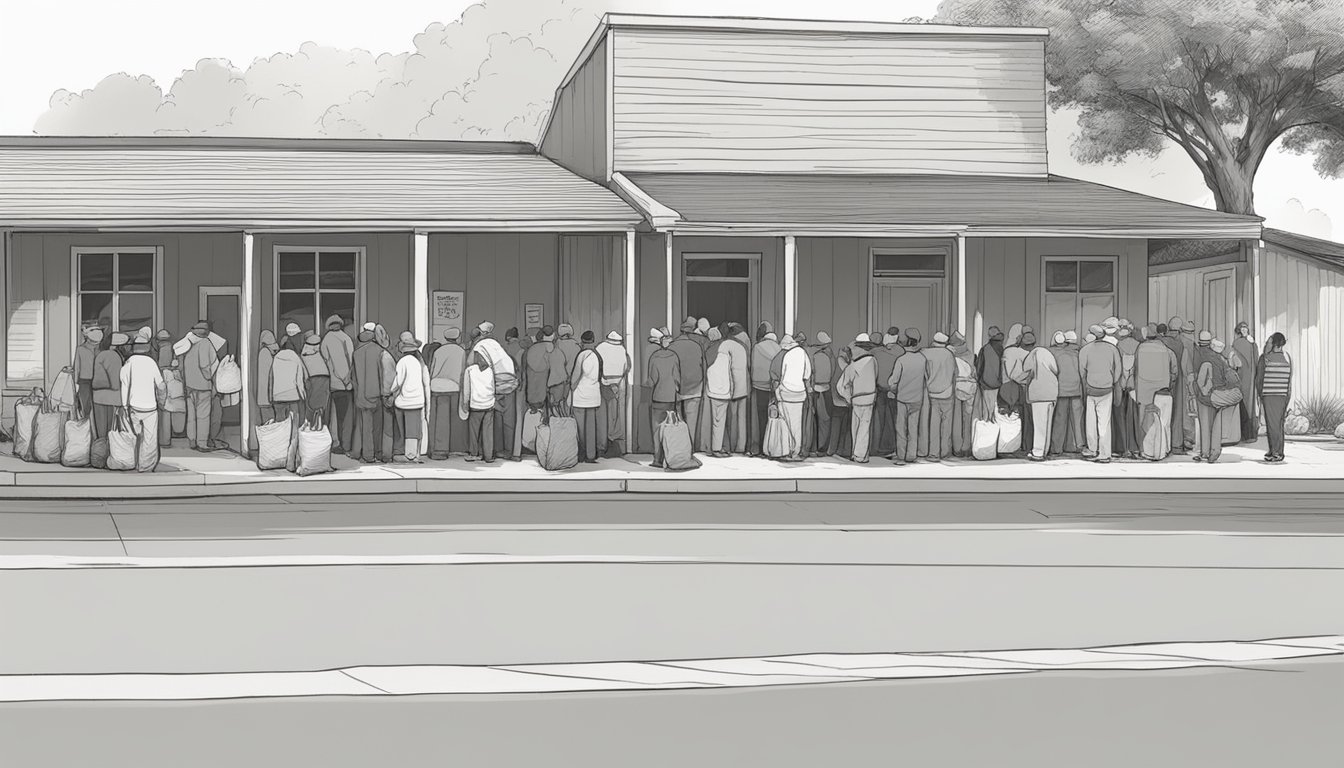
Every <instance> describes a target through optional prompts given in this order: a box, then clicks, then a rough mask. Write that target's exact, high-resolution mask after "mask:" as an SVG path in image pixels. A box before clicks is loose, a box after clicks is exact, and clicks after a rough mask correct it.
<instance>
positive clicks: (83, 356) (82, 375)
mask: <svg viewBox="0 0 1344 768" xmlns="http://www.w3.org/2000/svg"><path fill="white" fill-rule="evenodd" d="M97 357H98V345H97V344H94V343H93V342H91V341H86V342H84V343H83V344H80V345H79V346H78V347H75V364H74V377H75V381H89V380H91V379H92V378H93V361H94V360H95V359H96V358H97Z"/></svg>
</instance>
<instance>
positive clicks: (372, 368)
mask: <svg viewBox="0 0 1344 768" xmlns="http://www.w3.org/2000/svg"><path fill="white" fill-rule="evenodd" d="M384 354H386V351H385V350H384V349H383V348H382V347H380V346H378V344H377V343H376V342H373V341H366V342H364V343H363V344H361V345H360V346H359V348H358V349H356V350H355V365H354V369H355V407H356V408H363V409H365V410H368V409H370V408H377V407H378V406H380V405H382V403H383V398H384V397H385V396H387V394H388V393H390V392H391V390H392V382H391V381H388V380H385V379H384V377H383V360H382V357H383V355H384ZM279 359H280V357H279V355H276V360H279Z"/></svg>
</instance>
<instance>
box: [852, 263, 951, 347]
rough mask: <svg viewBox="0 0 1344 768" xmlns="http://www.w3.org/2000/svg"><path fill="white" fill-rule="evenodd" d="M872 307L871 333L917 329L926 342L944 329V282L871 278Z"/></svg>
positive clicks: (908, 278) (912, 278)
mask: <svg viewBox="0 0 1344 768" xmlns="http://www.w3.org/2000/svg"><path fill="white" fill-rule="evenodd" d="M872 308H873V311H872V313H871V315H872V318H871V321H870V322H869V325H870V326H871V327H872V328H873V329H874V330H881V331H886V330H887V329H888V328H892V327H895V328H900V329H901V330H902V331H905V330H907V329H909V328H917V329H919V332H920V334H921V335H922V336H923V337H924V339H925V341H926V342H927V341H928V340H929V339H931V338H932V337H933V334H934V333H935V332H937V331H940V330H943V327H942V326H943V323H942V322H941V319H942V317H943V279H942V278H927V277H925V278H919V277H876V278H873V295H872Z"/></svg>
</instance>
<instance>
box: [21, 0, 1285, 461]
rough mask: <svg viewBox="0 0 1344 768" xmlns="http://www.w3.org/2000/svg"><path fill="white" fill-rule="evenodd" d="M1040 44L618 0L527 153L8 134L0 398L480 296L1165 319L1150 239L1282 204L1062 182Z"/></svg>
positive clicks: (980, 332)
mask: <svg viewBox="0 0 1344 768" xmlns="http://www.w3.org/2000/svg"><path fill="white" fill-rule="evenodd" d="M1045 40H1046V32H1045V31H1044V30H1040V29H1026V28H1002V29H1000V28H969V27H948V26H938V25H923V24H920V25H911V24H865V23H827V22H799V21H777V20H761V19H749V20H748V19H721V18H685V17H659V16H624V15H613V16H608V17H606V18H605V19H604V20H603V23H602V24H601V25H600V26H599V28H598V29H597V30H596V32H595V33H594V34H593V36H592V38H591V40H590V41H589V43H588V45H587V46H586V47H585V48H584V50H583V52H582V54H581V55H580V56H579V58H578V60H577V61H576V62H575V63H574V65H573V67H572V68H571V69H570V70H569V72H568V73H567V74H566V76H565V78H564V79H563V80H562V82H561V83H559V85H558V88H557V91H556V99H555V104H554V107H553V110H552V114H551V118H550V121H549V123H548V124H547V126H546V128H545V129H544V131H543V134H542V136H541V137H540V138H539V140H538V142H537V144H536V146H535V147H533V146H530V145H504V144H474V143H466V142H401V141H354V142H351V141H332V140H311V141H309V140H300V141H273V140H223V139H182V138H171V139H168V138H165V139H157V138H155V139H52V138H25V139H12V140H6V141H5V142H4V143H3V144H0V229H3V230H4V231H5V232H6V235H5V242H6V250H5V253H6V265H7V273H6V276H5V289H4V293H5V296H6V300H7V307H8V309H7V318H8V326H7V332H6V334H5V336H6V339H5V343H6V346H5V349H4V355H5V359H6V364H7V365H6V381H5V386H6V388H5V394H6V396H7V397H11V398H12V397H13V396H15V395H16V394H19V393H22V392H23V391H24V388H25V387H29V386H32V385H33V384H36V383H39V382H42V381H49V380H50V378H51V376H52V375H54V374H55V372H56V371H57V370H59V368H60V367H61V366H63V365H65V364H67V361H68V360H69V359H70V350H71V346H72V344H73V343H74V340H75V335H76V331H77V328H78V326H79V322H80V321H81V320H83V319H98V320H100V321H103V322H106V323H108V324H110V325H116V326H123V327H139V325H141V324H144V320H145V319H146V318H152V319H153V320H154V323H153V324H154V325H155V326H156V327H158V326H166V327H169V328H171V329H172V330H174V332H180V331H181V330H182V329H184V328H186V327H188V326H189V325H190V324H191V323H192V322H194V321H195V320H196V319H197V317H198V316H202V315H205V316H209V317H210V318H211V319H212V320H214V321H216V323H217V325H220V326H221V327H224V328H230V327H235V326H230V323H234V322H236V328H237V331H236V346H237V349H239V350H240V352H241V359H242V360H244V361H247V360H249V358H250V356H251V355H252V354H254V345H255V339H256V335H257V333H258V332H259V331H260V330H261V329H263V328H272V329H274V328H277V327H283V325H284V323H285V322H288V321H290V320H294V321H297V322H299V323H300V325H303V326H304V327H311V324H312V323H314V322H317V321H318V319H319V318H323V317H325V316H326V315H329V314H331V313H332V312H333V311H340V312H341V313H342V315H343V316H345V315H346V313H348V314H349V320H350V322H351V323H352V324H358V323H360V322H363V321H365V320H366V319H373V320H377V321H379V322H381V323H383V324H384V325H385V326H387V327H388V329H389V330H391V331H393V333H394V334H395V332H396V331H397V330H399V326H401V325H404V326H405V327H406V328H409V329H412V330H413V331H414V332H415V333H416V335H417V337H419V338H420V339H422V340H425V339H426V338H427V337H429V336H437V335H438V332H439V331H440V330H441V329H442V327H443V325H444V324H445V323H449V322H454V323H456V321H453V320H449V319H448V318H449V317H451V316H452V314H453V313H454V312H460V317H459V320H460V321H465V322H461V323H460V324H462V325H463V326H464V327H469V326H471V325H473V324H475V323H476V322H479V321H480V320H484V319H490V320H492V321H494V322H495V323H496V325H497V326H499V327H500V328H501V329H503V328H507V327H509V326H518V327H519V328H520V329H526V328H527V327H529V326H533V325H537V324H539V323H541V322H545V323H549V324H557V323H559V322H570V323H571V324H573V325H575V327H576V328H578V329H586V328H592V329H594V330H595V331H605V330H610V329H613V328H614V329H620V330H622V332H623V333H624V335H625V336H626V338H627V339H628V340H629V341H630V342H633V344H634V346H633V348H632V351H634V352H635V354H633V355H632V357H634V358H635V359H636V361H640V360H642V357H643V355H641V354H639V351H640V348H641V347H642V346H643V343H642V342H643V338H644V333H645V332H646V331H647V329H648V328H650V327H657V326H669V327H673V328H675V327H676V326H677V325H678V324H679V319H680V318H683V317H686V316H687V315H694V316H697V317H708V318H709V319H710V320H711V321H712V322H715V323H718V322H722V321H728V320H736V321H741V322H742V323H743V325H745V326H747V327H748V328H752V327H754V326H755V325H756V324H757V323H758V322H761V321H769V322H771V323H772V324H773V325H774V327H775V328H776V329H777V330H781V331H783V332H789V333H791V332H794V331H796V330H804V331H807V332H808V333H809V334H811V335H814V334H815V333H816V331H818V330H827V331H829V332H830V333H831V335H832V336H833V337H834V338H836V339H837V340H841V341H843V340H847V339H852V338H853V337H854V335H855V334H857V333H859V332H862V331H867V330H872V329H886V328H887V327H890V326H898V327H902V328H907V327H917V328H920V329H921V330H923V331H924V332H925V336H926V337H927V336H929V335H931V333H932V331H934V330H947V331H952V330H960V331H962V332H964V333H965V334H966V336H967V337H968V339H970V341H971V342H972V343H973V344H975V345H977V346H978V345H979V344H981V343H982V342H983V340H984V332H985V330H986V329H987V328H988V327H989V326H992V325H998V326H1000V327H1003V328H1007V327H1008V326H1009V325H1010V324H1012V323H1014V322H1025V323H1027V324H1029V325H1032V326H1033V327H1035V328H1036V329H1038V330H1039V331H1042V332H1048V331H1050V330H1055V329H1065V328H1074V329H1085V328H1086V327H1087V326H1088V325H1089V324H1091V323H1093V322H1096V321H1098V320H1100V319H1102V318H1104V317H1106V316H1108V315H1118V316H1125V317H1130V318H1147V317H1148V316H1149V311H1148V310H1149V290H1148V269H1149V250H1150V245H1149V243H1150V241H1161V242H1169V241H1190V240H1195V241H1205V240H1213V241H1229V240H1231V241H1241V240H1257V239H1258V238H1259V237H1260V235H1261V222H1260V220H1259V219H1258V218H1254V217H1244V216H1232V215H1226V214H1222V213H1217V212H1214V211H1209V210H1205V209H1202V208H1196V207H1191V206H1185V205H1180V204H1176V203H1171V202H1168V201H1164V200H1158V199H1154V198H1149V197H1145V196H1142V195H1138V194H1133V193H1130V192H1125V191H1122V190H1118V189H1113V188H1109V187H1104V186H1100V185H1096V184H1090V183H1086V182H1082V181H1077V180H1073V179H1066V178H1061V177H1058V176H1054V175H1051V174H1050V173H1049V169H1048V164H1047V158H1046V138H1045V129H1046V112H1047V108H1046V100H1045V64H1044V56H1045ZM85 265H87V267H86V266H85ZM310 318H311V320H310ZM599 335H602V334H601V333H599ZM39 340H41V341H39ZM233 340H234V339H232V338H231V339H230V341H231V342H232V341H233ZM245 365H246V363H245ZM244 374H245V376H249V377H250V375H251V374H249V372H248V369H247V368H246V367H245V368H244ZM642 375H643V371H642V367H641V366H640V365H639V364H638V362H637V366H636V370H635V371H634V373H633V379H634V382H635V383H636V384H637V383H638V381H639V380H640V379H641V377H642ZM632 390H633V399H634V402H633V403H632V407H633V409H634V410H635V412H636V413H637V414H638V413H639V412H640V411H641V410H642V407H643V406H646V405H647V403H645V402H643V395H642V393H640V392H639V389H638V387H637V386H635V387H633V388H632ZM242 407H243V409H244V412H250V411H248V409H249V408H250V405H249V403H248V402H247V401H245V402H244V403H243V404H242ZM10 411H11V409H10V408H9V407H8V406H6V408H5V413H7V414H8V413H10ZM241 421H242V427H243V431H244V439H245V432H246V429H247V420H246V419H242V420H241ZM633 421H635V422H639V419H638V417H636V419H634V420H633ZM636 437H637V438H638V439H637V440H636V442H635V443H634V445H635V447H636V448H641V449H644V450H648V449H649V448H650V446H649V445H648V443H647V433H645V434H644V435H642V436H640V435H639V433H638V432H637V433H636Z"/></svg>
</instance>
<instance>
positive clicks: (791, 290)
mask: <svg viewBox="0 0 1344 768" xmlns="http://www.w3.org/2000/svg"><path fill="white" fill-rule="evenodd" d="M797 323H798V241H797V239H796V238H795V237H794V236H793V235H785V236H784V333H785V335H788V336H792V335H793V333H794V326H795V325H797ZM814 332H815V331H814Z"/></svg>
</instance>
